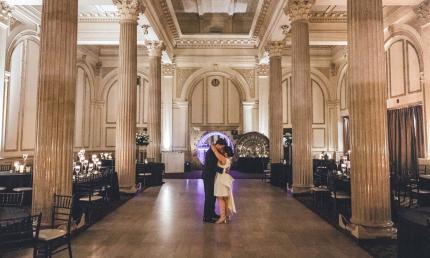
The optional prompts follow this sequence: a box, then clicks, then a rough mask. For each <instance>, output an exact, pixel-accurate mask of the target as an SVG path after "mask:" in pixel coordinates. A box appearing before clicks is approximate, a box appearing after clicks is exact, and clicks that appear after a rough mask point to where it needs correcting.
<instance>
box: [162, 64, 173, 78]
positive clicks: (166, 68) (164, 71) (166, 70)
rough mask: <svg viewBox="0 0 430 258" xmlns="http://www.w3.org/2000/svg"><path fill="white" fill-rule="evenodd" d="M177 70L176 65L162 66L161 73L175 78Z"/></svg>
mask: <svg viewBox="0 0 430 258" xmlns="http://www.w3.org/2000/svg"><path fill="white" fill-rule="evenodd" d="M175 69H176V64H175V63H171V64H161V73H162V74H163V75H164V76H173V74H174V73H175Z"/></svg>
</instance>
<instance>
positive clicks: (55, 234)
mask: <svg viewBox="0 0 430 258" xmlns="http://www.w3.org/2000/svg"><path fill="white" fill-rule="evenodd" d="M72 207H73V197H72V196H64V195H54V202H53V205H52V214H51V216H52V218H51V220H52V221H51V225H50V227H49V228H47V229H42V230H40V232H39V238H38V242H39V243H40V244H42V245H43V247H44V248H43V249H41V250H40V249H39V250H38V254H40V253H42V254H44V256H45V257H51V256H52V255H53V254H56V253H59V252H61V251H64V250H66V249H68V251H69V257H70V258H72V245H71V234H70V233H71V224H72ZM66 245H67V246H66Z"/></svg>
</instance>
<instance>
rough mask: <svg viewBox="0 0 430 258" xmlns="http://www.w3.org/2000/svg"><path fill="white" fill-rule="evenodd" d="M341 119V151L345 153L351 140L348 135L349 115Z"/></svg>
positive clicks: (349, 146) (349, 148)
mask: <svg viewBox="0 0 430 258" xmlns="http://www.w3.org/2000/svg"><path fill="white" fill-rule="evenodd" d="M342 120H343V151H344V153H347V152H348V151H349V150H351V144H350V143H351V141H350V136H349V117H347V116H345V117H343V118H342Z"/></svg>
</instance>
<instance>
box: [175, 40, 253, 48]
mask: <svg viewBox="0 0 430 258" xmlns="http://www.w3.org/2000/svg"><path fill="white" fill-rule="evenodd" d="M175 43H176V47H177V48H256V47H257V41H256V40H255V39H254V38H250V39H238V38H228V39H187V38H180V39H176V40H175Z"/></svg>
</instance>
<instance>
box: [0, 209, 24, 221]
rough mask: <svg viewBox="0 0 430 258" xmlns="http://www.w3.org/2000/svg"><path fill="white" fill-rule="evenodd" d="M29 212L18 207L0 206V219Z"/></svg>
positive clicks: (15, 216) (14, 217) (13, 217)
mask: <svg viewBox="0 0 430 258" xmlns="http://www.w3.org/2000/svg"><path fill="white" fill-rule="evenodd" d="M29 215H30V214H29V212H28V211H27V210H26V209H24V208H20V207H0V221H1V220H8V219H16V218H22V217H26V216H29Z"/></svg>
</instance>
